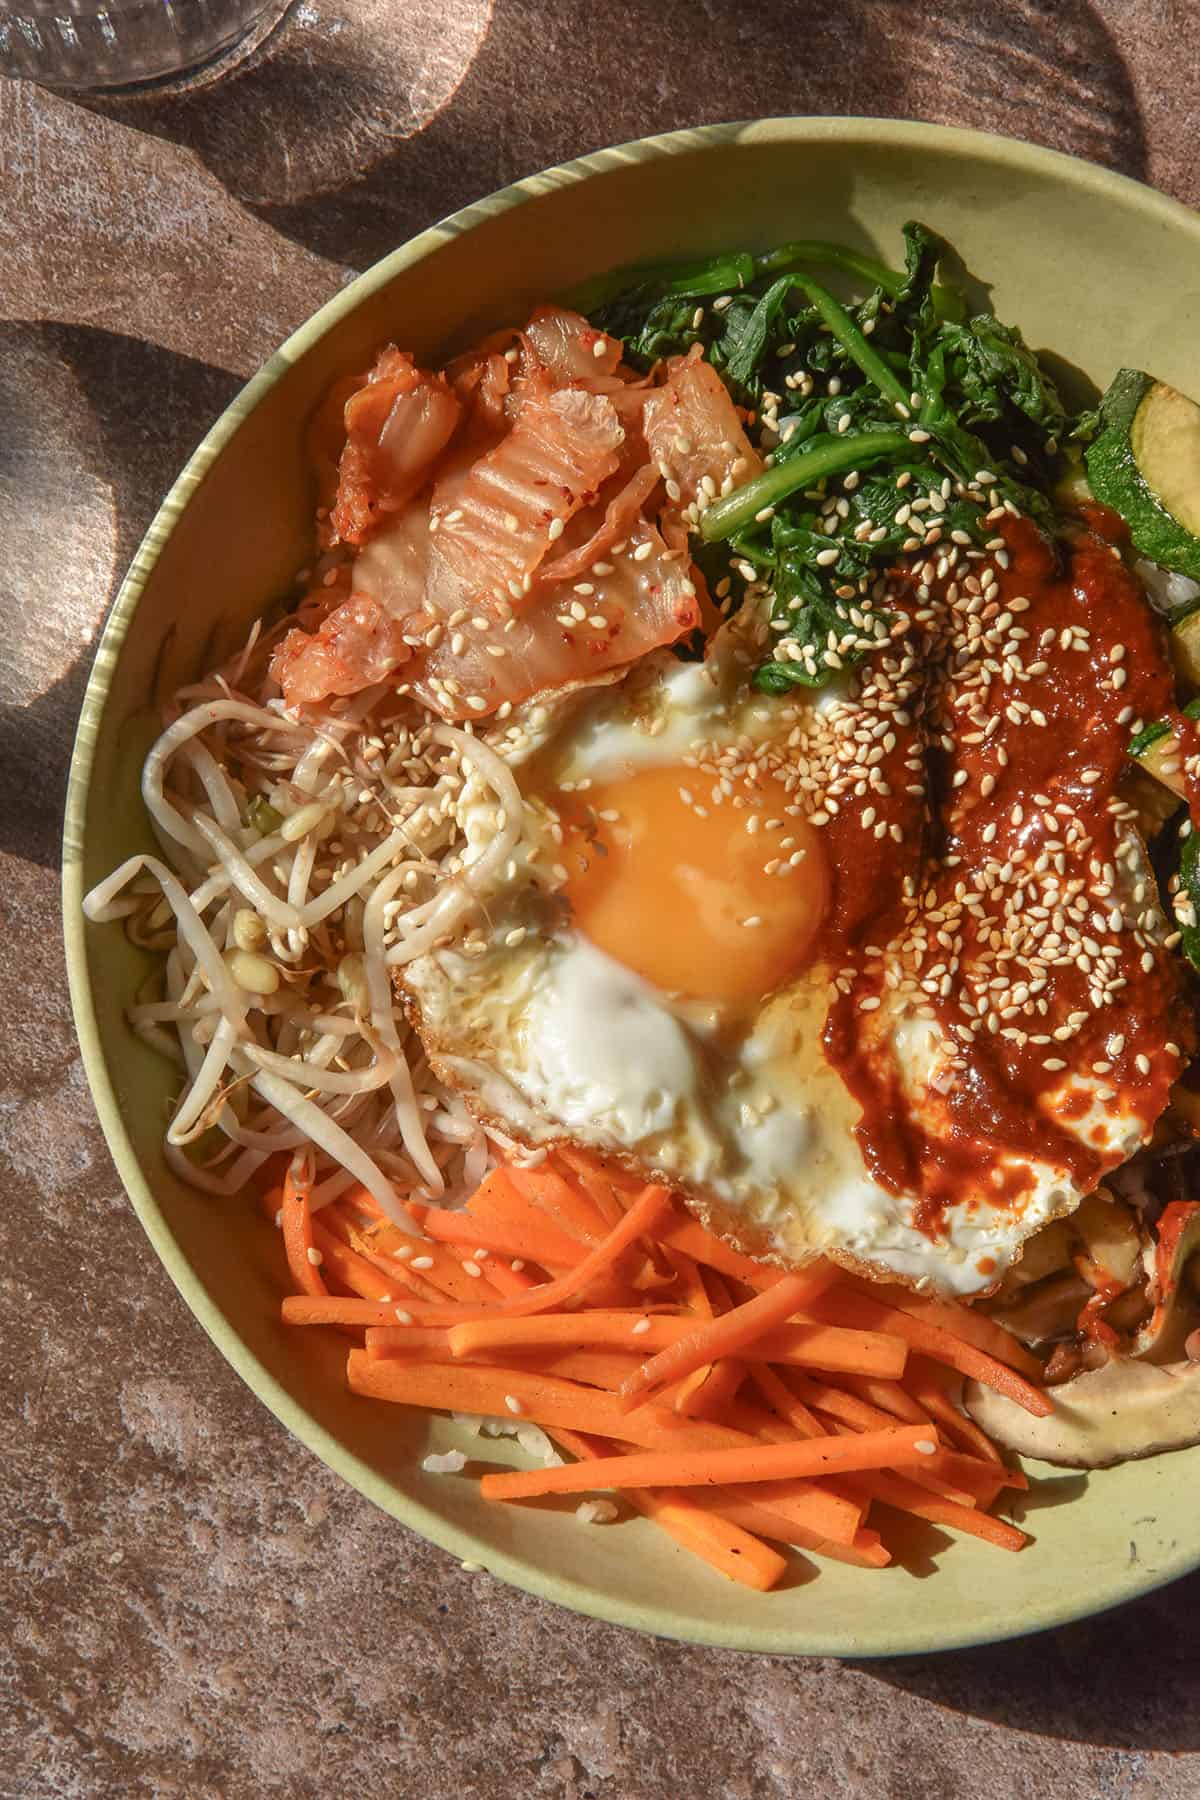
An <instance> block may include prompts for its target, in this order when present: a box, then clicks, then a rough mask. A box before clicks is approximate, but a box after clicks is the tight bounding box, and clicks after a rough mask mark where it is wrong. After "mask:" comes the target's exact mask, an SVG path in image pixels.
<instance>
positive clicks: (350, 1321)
mask: <svg viewBox="0 0 1200 1800" xmlns="http://www.w3.org/2000/svg"><path fill="white" fill-rule="evenodd" d="M281 1310H282V1316H283V1322H284V1324H285V1325H364V1326H366V1325H374V1326H384V1325H395V1324H396V1323H397V1319H396V1313H397V1311H398V1310H399V1311H401V1312H406V1313H407V1314H408V1316H409V1317H410V1318H411V1319H412V1320H413V1321H414V1323H415V1324H418V1325H437V1326H444V1327H447V1328H449V1327H450V1326H452V1325H457V1324H461V1322H462V1321H463V1320H464V1319H469V1318H470V1316H471V1312H470V1308H469V1307H466V1306H446V1305H443V1306H436V1305H435V1306H428V1305H426V1304H425V1303H424V1302H423V1301H420V1300H414V1299H413V1298H412V1297H411V1295H408V1294H403V1295H396V1294H393V1295H392V1296H391V1298H390V1299H389V1300H364V1299H359V1298H357V1297H355V1298H354V1299H342V1298H341V1296H340V1295H337V1294H330V1295H329V1296H328V1298H321V1297H310V1296H309V1295H307V1294H288V1295H287V1297H286V1298H285V1299H284V1302H283V1306H282V1309H281Z"/></svg>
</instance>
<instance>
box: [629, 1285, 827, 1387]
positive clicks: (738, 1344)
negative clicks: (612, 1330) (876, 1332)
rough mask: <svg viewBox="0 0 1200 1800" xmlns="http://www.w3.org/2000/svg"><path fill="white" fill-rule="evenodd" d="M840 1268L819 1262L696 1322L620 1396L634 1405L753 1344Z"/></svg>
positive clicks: (813, 1296)
mask: <svg viewBox="0 0 1200 1800" xmlns="http://www.w3.org/2000/svg"><path fill="white" fill-rule="evenodd" d="M836 1274H837V1271H836V1270H834V1269H830V1268H829V1265H828V1264H826V1263H821V1264H818V1265H817V1267H816V1268H815V1269H813V1270H812V1272H811V1273H808V1272H806V1273H805V1274H803V1275H785V1276H784V1278H783V1280H782V1281H778V1282H776V1283H775V1285H774V1286H773V1287H769V1288H767V1289H766V1290H765V1291H764V1292H762V1293H760V1294H756V1295H755V1296H754V1298H753V1300H747V1301H746V1303H745V1305H743V1306H735V1307H734V1308H733V1310H732V1312H727V1313H722V1314H721V1316H720V1317H719V1318H716V1319H710V1320H708V1321H706V1322H702V1323H698V1324H696V1325H695V1326H694V1327H693V1328H692V1329H691V1330H690V1331H689V1332H687V1333H686V1334H685V1335H684V1336H682V1337H680V1338H678V1339H677V1340H676V1341H675V1342H674V1343H673V1344H671V1345H670V1346H668V1347H667V1348H666V1349H663V1350H660V1351H658V1352H657V1353H656V1354H655V1355H654V1356H652V1357H650V1359H649V1360H648V1361H647V1362H644V1363H643V1364H642V1366H641V1368H640V1369H639V1370H638V1372H637V1374H636V1375H635V1376H634V1377H633V1379H632V1380H631V1381H630V1383H629V1384H628V1386H627V1387H626V1388H625V1389H624V1390H623V1392H622V1398H623V1399H624V1400H625V1401H626V1403H627V1404H628V1405H630V1406H633V1405H634V1404H635V1403H636V1401H637V1399H638V1397H639V1395H641V1394H646V1393H649V1392H651V1390H652V1389H654V1388H656V1387H661V1386H662V1385H663V1383H664V1382H667V1381H680V1380H682V1378H683V1377H684V1376H685V1375H690V1374H691V1372H692V1370H693V1369H698V1368H700V1367H701V1365H702V1364H704V1363H715V1362H716V1361H718V1359H719V1358H721V1357H723V1356H734V1355H737V1354H738V1353H739V1352H745V1351H746V1350H748V1349H750V1348H751V1347H752V1346H753V1345H754V1344H755V1343H756V1342H757V1341H758V1340H759V1339H761V1338H763V1337H765V1336H766V1335H767V1333H768V1332H770V1331H772V1330H773V1329H774V1328H775V1327H776V1326H779V1325H782V1324H784V1322H785V1321H786V1320H788V1319H790V1318H791V1316H792V1314H793V1313H798V1312H803V1311H804V1309H805V1308H806V1307H807V1306H808V1305H810V1304H811V1302H812V1301H814V1300H816V1299H817V1298H819V1296H820V1295H821V1294H822V1293H823V1292H824V1290H825V1288H826V1287H828V1286H829V1284H830V1283H831V1282H832V1281H833V1280H834V1279H835V1278H836Z"/></svg>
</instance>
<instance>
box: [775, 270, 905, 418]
mask: <svg viewBox="0 0 1200 1800" xmlns="http://www.w3.org/2000/svg"><path fill="white" fill-rule="evenodd" d="M792 279H793V281H794V282H795V284H796V286H797V287H798V288H800V289H802V291H803V292H804V293H806V294H807V295H808V297H809V299H810V300H811V301H812V303H813V305H814V306H815V307H816V309H817V311H818V312H819V313H820V315H821V317H822V319H823V320H824V321H825V323H826V325H828V327H829V329H830V331H832V333H833V335H834V337H835V338H836V339H837V340H838V343H839V344H841V346H842V348H843V350H845V352H846V354H847V356H849V357H851V358H852V360H853V361H854V362H856V363H857V364H858V366H859V368H860V369H861V370H862V372H863V374H864V375H865V376H866V378H867V380H868V381H870V382H873V383H874V385H875V386H876V387H877V388H878V389H879V391H880V393H881V394H883V395H884V396H885V397H886V398H887V399H888V400H890V401H891V402H892V404H893V406H903V407H904V408H905V412H906V413H907V409H908V391H907V389H906V388H905V387H904V386H903V384H902V383H901V382H900V381H898V380H897V378H896V376H895V375H894V374H893V373H892V371H891V369H889V367H888V365H887V364H886V363H885V362H884V360H883V358H882V356H880V354H879V352H878V350H873V349H872V348H871V346H870V344H869V343H868V342H867V340H866V338H865V337H864V336H863V334H862V332H861V331H860V330H859V329H858V326H857V325H856V324H855V323H854V320H853V319H852V318H851V317H850V314H849V313H848V312H847V311H846V309H845V307H844V306H841V305H839V303H838V302H837V301H836V300H835V299H834V297H833V295H832V294H831V293H830V292H829V289H828V288H823V287H822V286H821V284H820V282H819V281H813V280H812V279H811V277H809V276H808V275H794V276H793V277H792Z"/></svg>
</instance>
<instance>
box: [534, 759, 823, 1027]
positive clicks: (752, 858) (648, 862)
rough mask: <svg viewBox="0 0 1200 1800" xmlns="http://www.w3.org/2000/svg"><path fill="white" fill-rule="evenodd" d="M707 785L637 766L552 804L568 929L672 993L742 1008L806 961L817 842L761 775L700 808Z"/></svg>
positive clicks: (813, 919)
mask: <svg viewBox="0 0 1200 1800" xmlns="http://www.w3.org/2000/svg"><path fill="white" fill-rule="evenodd" d="M712 785H713V784H712V778H711V776H710V777H708V778H705V777H704V776H703V775H700V774H698V773H697V771H695V770H694V769H685V768H648V769H638V770H636V771H634V772H633V773H631V774H629V775H626V776H623V777H621V778H619V779H615V780H610V781H605V782H597V783H594V784H593V785H592V786H591V787H589V788H588V789H587V790H586V791H585V793H566V794H557V795H555V796H554V798H553V804H554V806H555V808H556V810H557V811H558V815H559V818H560V820H561V822H562V826H563V834H564V841H563V846H562V850H561V852H560V856H561V860H562V863H563V866H564V867H565V868H566V871H567V881H566V885H565V895H566V898H567V900H568V902H569V903H570V905H571V908H572V911H573V913H574V915H575V920H576V923H577V924H578V926H579V929H580V930H581V931H582V932H583V933H584V935H585V936H586V937H588V938H589V939H590V940H591V942H592V943H593V944H595V945H596V946H597V948H598V949H600V950H603V951H604V952H605V954H606V955H608V956H611V957H612V958H613V959H614V960H615V961H616V962H620V963H623V964H624V965H625V967H626V968H628V969H632V970H633V971H634V972H635V973H636V974H638V975H641V976H643V977H644V979H645V980H647V981H649V982H652V983H653V984H654V986H655V987H659V988H664V989H666V990H668V991H669V992H672V993H682V994H687V995H689V996H691V997H694V998H697V999H706V1000H713V1001H717V1002H724V1003H728V1002H744V1001H747V1000H757V999H760V998H761V997H762V996H763V995H764V994H768V993H770V992H772V990H773V989H775V988H777V987H780V986H782V984H783V983H784V982H786V981H788V980H789V979H791V977H792V976H794V975H795V974H796V973H797V972H798V971H799V970H800V969H801V968H802V967H803V966H804V964H805V962H806V961H807V960H808V958H809V954H810V952H811V949H812V944H813V940H814V938H815V937H816V934H817V931H818V930H819V928H820V925H821V920H822V918H823V916H824V913H825V908H826V903H827V900H828V895H829V875H828V869H827V866H826V862H825V855H824V847H823V845H822V843H821V840H820V835H819V833H818V832H817V831H815V830H814V828H813V827H812V826H811V825H809V824H808V823H807V822H806V821H805V820H804V819H803V818H799V817H796V816H793V815H791V814H789V813H788V812H787V810H786V808H787V807H788V806H791V805H793V804H794V802H793V801H792V800H791V798H790V796H789V795H788V793H787V791H786V790H785V789H784V788H783V787H782V786H781V784H780V783H779V782H778V781H776V780H773V779H770V778H760V779H758V780H756V781H753V782H751V781H750V780H748V779H747V780H744V781H743V782H741V783H739V784H735V785H734V792H733V794H732V795H727V796H726V797H725V798H724V799H723V800H722V801H721V802H720V803H719V804H712V802H711V790H712Z"/></svg>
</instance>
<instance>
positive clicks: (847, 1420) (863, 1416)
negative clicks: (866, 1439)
mask: <svg viewBox="0 0 1200 1800" xmlns="http://www.w3.org/2000/svg"><path fill="white" fill-rule="evenodd" d="M788 1386H789V1387H790V1388H791V1389H792V1390H793V1391H794V1392H795V1393H797V1394H798V1395H799V1396H800V1399H801V1401H802V1402H803V1403H804V1404H805V1405H806V1406H812V1407H816V1408H817V1410H818V1411H819V1412H823V1413H824V1414H825V1416H826V1417H827V1418H829V1419H835V1420H837V1422H838V1423H839V1424H842V1425H850V1426H853V1428H854V1430H855V1431H883V1430H886V1429H887V1427H888V1426H889V1425H893V1424H894V1423H895V1415H894V1414H892V1413H888V1412H885V1411H884V1409H883V1408H882V1407H881V1406H872V1405H871V1403H870V1402H869V1401H867V1400H863V1399H861V1398H860V1396H859V1395H858V1394H852V1393H850V1391H849V1390H848V1389H847V1388H841V1387H835V1386H833V1385H832V1384H831V1383H830V1382H827V1381H818V1380H817V1379H816V1378H815V1377H814V1376H811V1375H806V1374H803V1373H801V1371H800V1370H798V1369H796V1370H789V1371H788ZM908 1423H909V1424H912V1425H919V1424H921V1423H922V1421H921V1420H920V1419H910V1420H909V1421H908ZM929 1429H930V1434H931V1436H936V1432H934V1429H933V1423H932V1421H930V1425H929Z"/></svg>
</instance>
